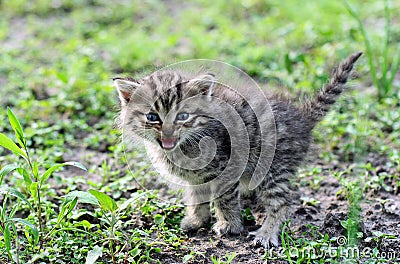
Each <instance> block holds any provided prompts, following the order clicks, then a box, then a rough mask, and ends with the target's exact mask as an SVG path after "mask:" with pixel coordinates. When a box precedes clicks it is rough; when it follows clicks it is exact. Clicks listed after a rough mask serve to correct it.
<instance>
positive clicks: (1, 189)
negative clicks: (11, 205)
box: [0, 186, 33, 209]
mask: <svg viewBox="0 0 400 264" xmlns="http://www.w3.org/2000/svg"><path fill="white" fill-rule="evenodd" d="M0 194H9V195H12V196H14V197H17V198H19V199H21V200H22V201H24V202H25V203H26V204H27V205H28V206H29V207H30V208H31V209H33V206H32V205H31V203H30V202H29V201H28V199H26V198H25V196H24V195H23V194H22V193H20V192H19V191H18V190H17V189H15V188H12V187H9V186H1V187H0Z"/></svg>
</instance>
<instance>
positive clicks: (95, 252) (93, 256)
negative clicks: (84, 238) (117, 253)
mask: <svg viewBox="0 0 400 264" xmlns="http://www.w3.org/2000/svg"><path fill="white" fill-rule="evenodd" d="M102 254H103V247H99V246H97V245H96V246H94V248H93V249H92V250H90V251H89V252H88V255H87V257H86V261H85V264H94V263H96V260H97V259H98V258H99V257H101V255H102Z"/></svg>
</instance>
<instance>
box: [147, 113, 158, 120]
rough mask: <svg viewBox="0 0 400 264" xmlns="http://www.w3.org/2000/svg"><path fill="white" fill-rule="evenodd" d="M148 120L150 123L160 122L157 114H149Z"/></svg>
mask: <svg viewBox="0 0 400 264" xmlns="http://www.w3.org/2000/svg"><path fill="white" fill-rule="evenodd" d="M146 118H147V120H148V121H150V122H158V121H160V117H159V116H158V115H157V114H154V113H148V114H147V115H146Z"/></svg>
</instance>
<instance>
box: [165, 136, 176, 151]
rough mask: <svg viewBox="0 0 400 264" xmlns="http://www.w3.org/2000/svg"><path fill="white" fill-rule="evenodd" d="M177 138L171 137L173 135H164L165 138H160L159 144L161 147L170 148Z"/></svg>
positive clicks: (173, 145)
mask: <svg viewBox="0 0 400 264" xmlns="http://www.w3.org/2000/svg"><path fill="white" fill-rule="evenodd" d="M177 141H178V140H177V138H173V137H170V138H169V137H165V138H163V137H162V138H161V144H162V147H163V148H165V149H172V148H174V147H175V145H176V142H177Z"/></svg>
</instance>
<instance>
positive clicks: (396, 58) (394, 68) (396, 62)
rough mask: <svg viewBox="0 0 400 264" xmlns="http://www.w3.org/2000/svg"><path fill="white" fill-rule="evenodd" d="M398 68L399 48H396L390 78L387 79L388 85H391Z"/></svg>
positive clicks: (399, 62) (399, 65)
mask: <svg viewBox="0 0 400 264" xmlns="http://www.w3.org/2000/svg"><path fill="white" fill-rule="evenodd" d="M399 67H400V46H398V47H397V50H396V53H395V57H394V59H393V62H392V69H391V73H390V77H389V83H390V84H393V80H394V78H395V77H396V74H397V71H398V70H399Z"/></svg>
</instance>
